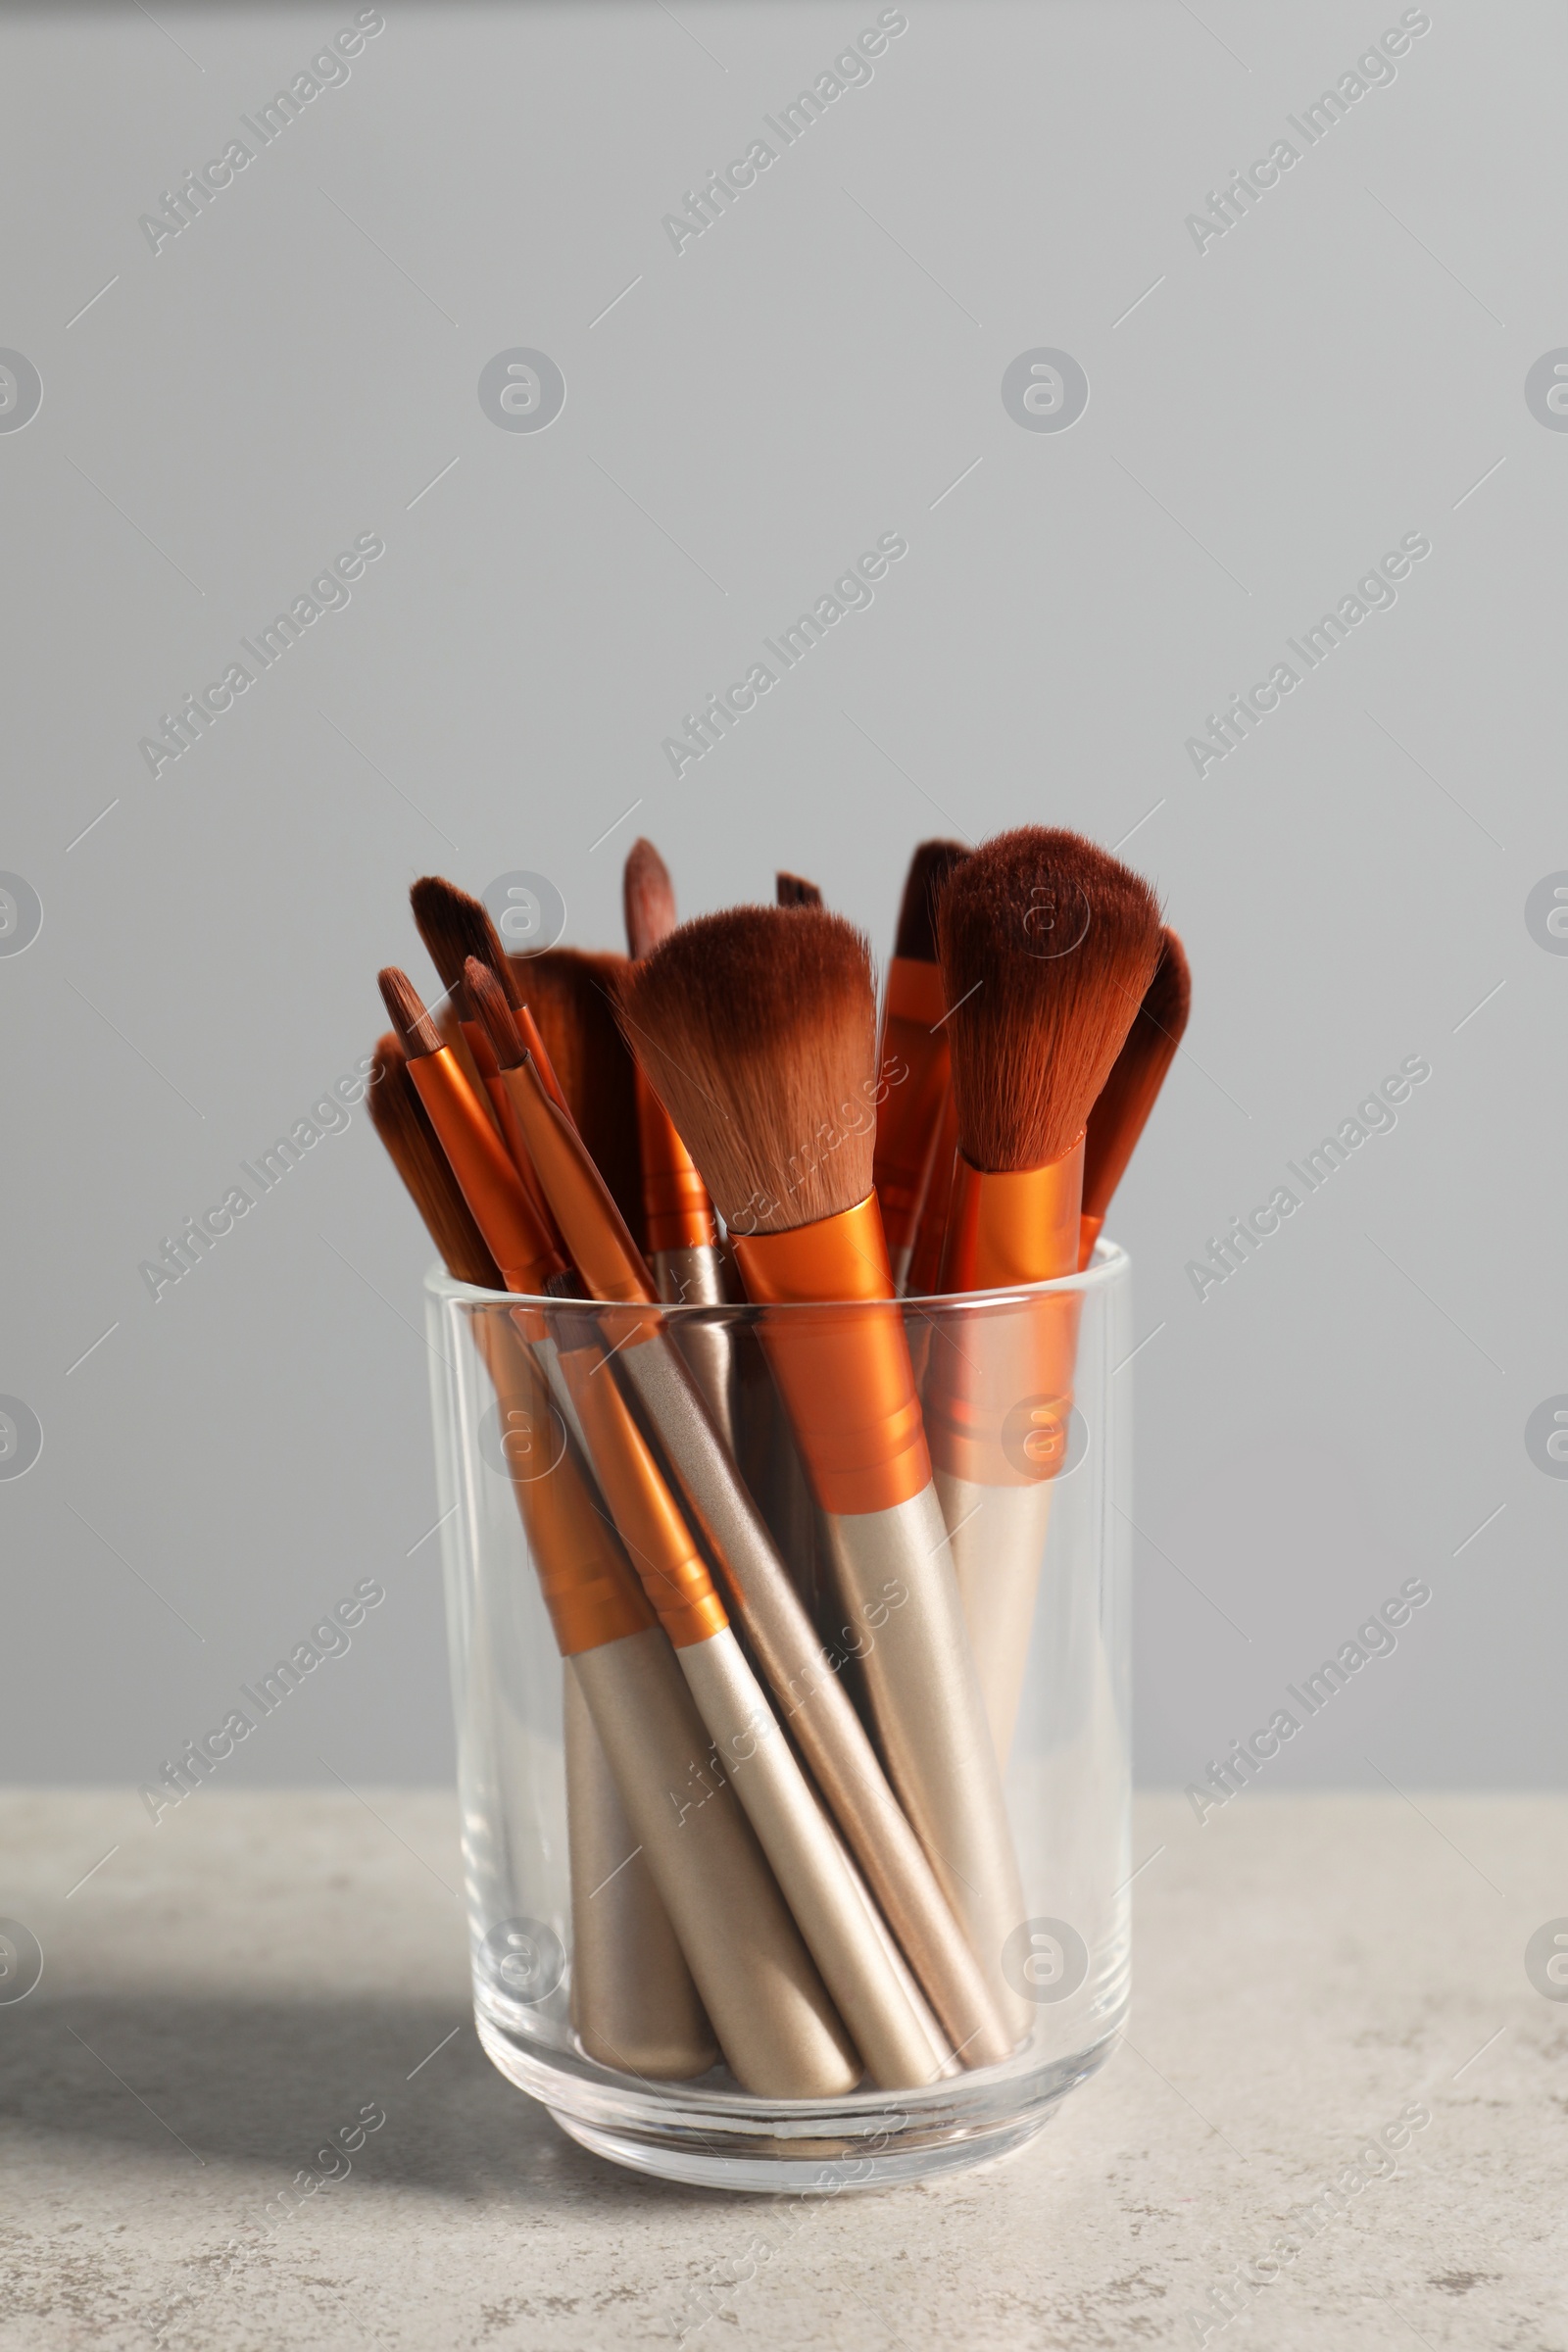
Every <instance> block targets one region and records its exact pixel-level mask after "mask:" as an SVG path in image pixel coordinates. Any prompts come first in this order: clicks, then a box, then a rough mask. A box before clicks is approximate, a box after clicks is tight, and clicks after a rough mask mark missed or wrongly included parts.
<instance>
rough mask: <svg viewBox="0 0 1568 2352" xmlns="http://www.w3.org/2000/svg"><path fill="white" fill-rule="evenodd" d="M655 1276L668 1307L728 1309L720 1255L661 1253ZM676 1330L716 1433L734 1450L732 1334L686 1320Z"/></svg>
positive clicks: (658, 1252)
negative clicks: (724, 1307)
mask: <svg viewBox="0 0 1568 2352" xmlns="http://www.w3.org/2000/svg"><path fill="white" fill-rule="evenodd" d="M653 1272H654V1280H655V1282H656V1283H657V1284H658V1286H659V1296H660V1298H661V1299H662V1300H663V1301H664V1303H665V1305H666V1306H673V1305H681V1306H722V1305H723V1303H724V1261H723V1259H722V1257H720V1255H719V1253H718V1251H717V1250H706V1249H690V1250H655V1251H654V1257H653ZM674 1329H675V1339H676V1344H677V1345H678V1347H679V1348H680V1351H681V1353H682V1355H683V1356H684V1357H685V1358H686V1361H687V1363H688V1365H689V1366H690V1367H691V1374H692V1378H693V1379H694V1380H695V1381H696V1383H697V1386H698V1387H699V1388H700V1389H701V1390H702V1393H703V1397H704V1400H705V1401H706V1403H707V1405H708V1409H709V1411H710V1412H711V1414H712V1416H713V1420H714V1423H715V1425H716V1427H717V1428H718V1429H720V1430H721V1431H722V1432H723V1437H724V1443H725V1445H726V1446H734V1443H735V1420H734V1406H733V1403H732V1401H731V1397H730V1368H731V1362H732V1358H733V1352H734V1351H733V1349H732V1348H731V1346H730V1336H729V1333H728V1332H727V1331H726V1330H725V1329H724V1326H723V1325H722V1323H697V1322H688V1321H687V1320H686V1318H685V1317H684V1316H682V1317H681V1318H680V1321H679V1322H678V1324H677V1325H676V1326H675V1327H674Z"/></svg>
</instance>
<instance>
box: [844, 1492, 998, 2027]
mask: <svg viewBox="0 0 1568 2352" xmlns="http://www.w3.org/2000/svg"><path fill="white" fill-rule="evenodd" d="M827 1525H828V1541H829V1544H831V1546H832V1550H833V1561H834V1568H835V1572H836V1574H837V1577H838V1582H839V1594H840V1598H841V1600H842V1601H843V1603H844V1605H845V1608H846V1610H847V1611H850V1612H854V1611H858V1612H859V1614H860V1616H861V1617H862V1618H863V1619H864V1620H865V1621H866V1622H867V1623H869V1624H871V1625H873V1626H874V1627H875V1629H876V1630H875V1640H874V1642H873V1643H872V1645H871V1647H870V1648H869V1649H868V1650H867V1652H866V1653H865V1656H864V1658H863V1659H862V1661H861V1671H862V1673H863V1674H864V1677H865V1688H866V1693H867V1696H868V1699H869V1702H870V1707H871V1713H872V1717H873V1720H874V1722H875V1725H876V1733H877V1739H878V1741H879V1743H880V1745H881V1749H882V1753H883V1755H884V1756H885V1757H886V1759H887V1766H888V1772H889V1775H890V1777H891V1779H892V1782H893V1786H894V1788H895V1789H897V1790H898V1793H899V1796H900V1798H901V1800H902V1802H903V1805H904V1809H905V1811H906V1812H907V1815H908V1817H909V1821H910V1823H911V1825H912V1827H913V1829H914V1831H915V1834H916V1836H917V1837H918V1838H919V1839H920V1842H921V1844H922V1845H923V1846H924V1847H925V1850H926V1853H927V1854H928V1855H929V1857H930V1860H931V1867H932V1869H933V1870H934V1871H935V1872H936V1875H937V1879H938V1881H939V1883H940V1884H941V1887H942V1889H943V1892H944V1893H945V1894H946V1895H947V1898H948V1900H949V1902H950V1903H951V1904H952V1905H953V1908H954V1910H955V1912H956V1914H957V1917H958V1919H959V1921H960V1922H961V1924H962V1926H963V1929H964V1933H965V1934H966V1936H968V1939H969V1943H970V1945H971V1947H972V1949H973V1951H974V1954H975V1957H976V1958H977V1959H978V1960H979V1962H980V1965H981V1968H982V1969H983V1971H984V1972H985V1976H986V1980H987V1983H988V1984H989V1985H990V1988H991V1993H992V1997H993V1999H994V2000H995V2001H996V2003H997V2006H998V2008H999V2009H1000V2010H1001V2012H1002V2015H1003V2017H1004V2018H1005V2021H1006V2024H1007V2027H1008V2029H1009V2032H1010V2034H1011V2037H1012V2039H1013V2040H1015V2041H1017V2040H1021V2039H1022V2038H1023V2036H1024V2034H1027V2033H1028V2031H1029V2027H1030V2023H1031V2011H1030V2008H1029V2006H1028V2004H1027V2003H1026V2002H1025V2001H1024V2000H1023V1999H1022V1997H1021V1996H1020V1995H1019V1994H1018V1993H1017V1992H1016V1991H1015V1990H1014V1989H1013V1987H1012V1986H1011V1985H1008V1984H1007V1982H1006V1980H1005V1977H1004V1975H1003V1973H1002V1950H1003V1946H1004V1944H1005V1942H1006V1940H1007V1937H1008V1936H1010V1935H1011V1934H1012V1931H1013V1930H1014V1929H1015V1928H1016V1927H1017V1926H1018V1925H1019V1923H1020V1922H1021V1921H1022V1919H1023V1917H1024V1900H1023V1889H1022V1887H1021V1885H1020V1883H1019V1878H1018V1864H1017V1858H1016V1856H1015V1855H1014V1852H1013V1847H1012V1834H1011V1832H1010V1830H1009V1828H1008V1826H1007V1813H1006V1806H1005V1802H1004V1800H1003V1794H1002V1775H1001V1773H1000V1771H999V1769H998V1766H997V1754H996V1749H995V1746H994V1745H993V1743H992V1737H991V1727H990V1724H989V1723H988V1721H987V1718H986V1709H985V1700H984V1697H983V1696H982V1693H981V1689H980V1681H979V1677H978V1676H977V1674H976V1673H975V1669H974V1662H973V1659H972V1658H971V1656H970V1654H969V1637H968V1632H967V1629H966V1627H965V1625H964V1621H963V1610H962V1606H961V1604H960V1602H959V1599H958V1586H957V1580H956V1576H955V1574H954V1570H953V1560H952V1555H951V1553H950V1550H949V1546H948V1531H947V1527H946V1524H945V1522H944V1520H943V1517H942V1509H941V1505H940V1504H939V1503H938V1501H937V1496H936V1490H935V1488H934V1487H930V1486H927V1487H923V1488H922V1489H921V1490H920V1492H919V1494H917V1495H912V1496H911V1497H910V1499H909V1500H908V1501H907V1502H901V1503H896V1504H894V1505H893V1506H892V1507H891V1508H890V1509H888V1510H883V1511H867V1512H864V1513H858V1514H856V1515H854V1516H846V1517H833V1518H830V1519H829V1520H828V1523H827Z"/></svg>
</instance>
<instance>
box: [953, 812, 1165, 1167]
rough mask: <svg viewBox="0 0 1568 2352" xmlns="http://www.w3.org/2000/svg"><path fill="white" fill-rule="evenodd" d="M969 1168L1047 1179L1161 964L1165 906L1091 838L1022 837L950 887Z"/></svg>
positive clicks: (962, 1136) (1037, 829) (960, 1095)
mask: <svg viewBox="0 0 1568 2352" xmlns="http://www.w3.org/2000/svg"><path fill="white" fill-rule="evenodd" d="M937 938H938V945H939V950H940V956H941V963H942V979H943V989H944V993H945V995H946V997H947V1001H948V1003H949V1005H952V1006H953V1011H952V1013H951V1014H950V1016H949V1029H950V1033H951V1036H952V1039H953V1091H954V1100H955V1103H956V1109H957V1115H958V1136H959V1143H960V1146H961V1149H962V1151H963V1154H964V1157H965V1158H966V1159H967V1160H968V1161H969V1163H970V1165H971V1166H973V1167H976V1168H982V1169H1018V1168H1034V1167H1043V1166H1045V1165H1046V1164H1047V1163H1048V1162H1049V1161H1051V1160H1054V1159H1059V1158H1060V1156H1061V1154H1062V1153H1063V1152H1065V1151H1066V1150H1067V1149H1068V1148H1069V1146H1070V1145H1071V1144H1072V1143H1073V1142H1074V1141H1075V1140H1076V1138H1077V1137H1078V1136H1079V1135H1080V1134H1081V1133H1082V1132H1083V1128H1084V1124H1085V1121H1086V1120H1087V1119H1088V1116H1089V1112H1090V1109H1091V1107H1092V1106H1093V1104H1094V1102H1095V1100H1096V1098H1097V1096H1098V1095H1099V1094H1100V1092H1101V1090H1102V1088H1103V1086H1104V1083H1105V1080H1106V1078H1107V1076H1108V1075H1109V1072H1110V1069H1111V1066H1112V1064H1113V1063H1114V1061H1115V1059H1116V1056H1117V1054H1119V1053H1120V1051H1121V1046H1122V1041H1123V1039H1124V1038H1125V1037H1126V1035H1127V1032H1128V1030H1129V1028H1130V1027H1131V1026H1132V1022H1133V1017H1134V1015H1135V1014H1136V1013H1137V1011H1138V1008H1139V1006H1140V1005H1142V1003H1143V1001H1144V994H1145V991H1146V990H1147V989H1148V987H1149V983H1150V981H1151V980H1152V977H1153V973H1154V967H1155V964H1156V963H1157V962H1158V960H1159V955H1160V947H1161V938H1160V924H1159V905H1158V902H1157V900H1156V899H1155V897H1154V893H1153V892H1152V889H1151V888H1150V886H1149V884H1148V883H1147V882H1146V881H1144V880H1143V878H1142V876H1141V875H1138V874H1135V873H1134V872H1133V870H1132V868H1131V867H1130V866H1126V865H1123V864H1121V863H1120V861H1119V860H1118V859H1117V858H1113V857H1111V855H1110V853H1109V852H1108V851H1106V850H1102V849H1099V848H1097V847H1096V845H1095V844H1094V843H1093V842H1090V841H1086V840H1085V839H1084V838H1083V836H1082V835H1081V834H1077V833H1068V832H1063V831H1057V830H1054V829H1049V828H1047V827H1045V826H1043V825H1025V826H1021V827H1020V828H1019V829H1018V830H1017V831H1016V832H1012V833H1002V834H999V835H998V836H997V837H996V838H995V840H992V841H989V842H986V843H983V844H982V846H981V847H980V848H979V849H978V850H977V851H976V852H975V853H974V855H973V857H972V858H966V859H965V860H964V862H963V863H962V864H961V865H959V866H956V868H955V869H954V871H953V872H952V874H951V875H950V876H949V879H948V884H947V888H946V889H945V891H944V892H943V894H942V899H941V903H940V905H939V907H938V910H937Z"/></svg>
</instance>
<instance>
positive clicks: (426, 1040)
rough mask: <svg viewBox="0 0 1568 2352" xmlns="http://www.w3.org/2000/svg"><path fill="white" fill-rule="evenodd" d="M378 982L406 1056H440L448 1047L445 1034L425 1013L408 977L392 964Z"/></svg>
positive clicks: (377, 984)
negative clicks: (442, 1033) (443, 1034)
mask: <svg viewBox="0 0 1568 2352" xmlns="http://www.w3.org/2000/svg"><path fill="white" fill-rule="evenodd" d="M375 980H376V986H377V987H378V988H379V989H380V991H381V1002H382V1004H383V1005H385V1006H386V1008H387V1011H388V1013H389V1015H390V1016H391V1020H392V1026H393V1027H394V1029H396V1031H397V1033H398V1035H399V1037H400V1038H401V1039H402V1041H403V1050H404V1052H405V1053H406V1054H412V1055H414V1056H415V1057H416V1058H417V1056H418V1055H419V1054H439V1053H440V1051H441V1048H442V1045H443V1043H444V1040H443V1038H442V1035H441V1032H440V1030H439V1029H438V1028H437V1027H436V1025H435V1023H434V1021H432V1020H431V1018H430V1015H429V1014H428V1013H427V1012H426V1011H425V1009H424V1004H423V1000H422V999H421V997H420V995H419V992H418V990H417V988H416V987H415V985H414V982H413V981H412V980H411V979H410V978H409V975H408V973H407V972H405V971H400V970H399V968H398V966H397V965H396V964H395V963H389V964H388V965H387V966H386V967H385V969H384V970H383V971H379V972H377V973H376V975H375Z"/></svg>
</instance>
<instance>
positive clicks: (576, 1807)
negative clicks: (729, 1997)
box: [562, 1658, 718, 2082]
mask: <svg viewBox="0 0 1568 2352" xmlns="http://www.w3.org/2000/svg"><path fill="white" fill-rule="evenodd" d="M562 1707H563V1716H564V1744H565V1758H566V1839H567V1847H568V1851H569V1855H570V1862H571V1942H572V1951H571V2018H572V2024H573V2025H574V2026H575V2027H576V2029H577V2038H578V2039H579V2041H580V2042H581V2043H582V2046H583V2048H584V2049H585V2050H586V2051H587V2053H588V2055H589V2057H590V2058H597V2059H598V2061H599V2063H600V2065H601V2066H613V2067H618V2068H619V2069H620V2071H621V2073H622V2074H628V2075H646V2076H648V2077H650V2078H651V2079H653V2080H654V2081H657V2082H684V2081H686V2080H687V2079H688V2078H689V2077H690V2076H692V2075H701V2074H706V2073H707V2071H708V2069H709V2068H710V2067H711V2066H712V2065H713V2064H714V2063H715V2062H716V2060H717V2058H718V2044H717V2042H716V2041H715V2040H714V2038H713V2030H712V2028H711V2026H710V2024H709V2022H708V2019H707V2017H706V2016H705V2015H704V2012H703V2004H702V2002H701V2001H700V2000H699V1999H698V1997H697V1987H696V1985H694V1984H693V1983H692V1973H691V1970H690V1969H689V1968H688V1967H687V1965H686V1961H685V1957H684V1955H683V1954H682V1951H681V1948H680V1944H679V1941H678V1940H677V1938H676V1936H675V1931H674V1929H673V1928H672V1927H671V1926H670V1924H669V1914H668V1912H667V1911H666V1910H665V1909H664V1906H663V1904H662V1902H661V1901H660V1899H659V1889H658V1887H656V1886H655V1885H654V1880H653V1873H652V1872H651V1871H650V1870H649V1867H648V1860H647V1857H646V1855H645V1854H644V1853H643V1852H642V1851H641V1848H640V1847H639V1845H638V1842H637V1836H636V1833H635V1831H634V1830H633V1829H632V1826H631V1823H630V1821H629V1820H628V1818H627V1815H626V1808H625V1806H624V1805H623V1804H622V1803H621V1800H620V1792H619V1790H618V1789H617V1788H616V1787H615V1782H614V1776H613V1773H612V1772H611V1769H610V1764H609V1760H608V1758H607V1757H606V1755H605V1751H604V1747H603V1745H602V1744H601V1741H600V1738H599V1734H598V1733H597V1732H596V1731H595V1729H594V1719H593V1717H592V1715H591V1714H590V1713H589V1711H588V1701H587V1700H586V1699H585V1698H584V1696H583V1694H582V1689H581V1686H580V1685H579V1683H578V1681H577V1676H576V1672H575V1670H574V1668H573V1666H572V1662H571V1660H570V1659H569V1658H566V1659H564V1661H563V1665H562Z"/></svg>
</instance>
